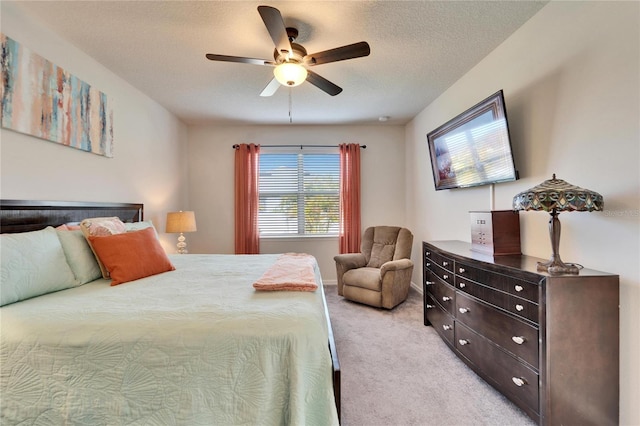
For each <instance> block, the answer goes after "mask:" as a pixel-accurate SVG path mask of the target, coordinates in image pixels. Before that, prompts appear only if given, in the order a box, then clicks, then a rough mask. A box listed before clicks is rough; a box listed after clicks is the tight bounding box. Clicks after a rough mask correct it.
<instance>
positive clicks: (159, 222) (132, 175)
mask: <svg viewBox="0 0 640 426" xmlns="http://www.w3.org/2000/svg"><path fill="white" fill-rule="evenodd" d="M0 4H1V8H2V9H1V11H2V17H1V24H2V32H3V33H4V34H6V35H7V36H9V37H11V38H13V39H14V40H16V41H18V42H19V43H21V44H22V45H23V46H25V47H27V48H29V49H31V50H32V51H33V52H35V53H37V54H39V55H40V56H42V57H44V58H45V59H47V60H49V61H51V62H53V63H55V64H56V65H58V66H60V67H62V68H64V69H65V70H67V71H69V72H70V73H71V74H74V75H75V76H77V77H78V78H80V79H82V80H84V81H86V82H87V83H89V84H91V85H92V86H94V87H96V88H98V89H99V90H100V91H102V92H104V93H106V94H107V96H108V97H109V100H110V101H111V100H113V123H114V125H113V126H114V128H113V129H114V130H113V132H114V157H113V158H106V157H102V156H100V155H96V154H92V153H88V152H85V151H80V150H76V149H72V148H69V147H66V146H62V145H59V144H56V143H53V142H49V141H45V140H42V139H37V138H34V137H32V136H28V135H23V134H20V133H16V132H13V131H11V130H6V129H2V130H0V132H1V133H0V138H1V146H0V153H1V160H0V161H1V167H2V169H1V178H2V180H1V182H0V191H1V196H2V198H9V199H33V200H67V201H113V202H140V203H144V206H145V219H148V220H153V222H154V224H155V225H156V227H157V228H158V231H160V236H161V239H162V242H163V246H164V247H165V248H167V249H168V250H169V251H172V250H173V244H174V243H173V238H174V236H173V235H166V234H163V233H162V231H163V230H164V223H165V219H166V212H167V211H169V210H177V209H183V208H185V206H186V204H187V202H188V199H187V196H188V192H187V190H186V184H187V167H186V162H187V142H186V141H187V129H186V126H185V125H184V124H182V123H181V122H180V121H179V120H178V119H177V118H176V117H175V116H173V115H172V114H170V113H169V112H167V110H165V109H164V108H162V107H160V106H159V105H158V104H157V103H156V102H154V101H153V100H151V99H149V98H148V97H147V96H146V95H143V94H142V93H141V92H140V91H138V90H137V89H135V88H134V87H132V86H131V85H129V84H128V83H126V82H125V81H124V80H122V79H121V78H119V77H117V76H116V75H114V74H113V73H112V72H111V71H109V70H108V69H106V68H104V67H103V66H102V65H100V64H99V63H98V62H96V61H95V60H93V59H92V58H90V57H89V56H87V55H86V54H84V53H83V52H81V51H80V50H78V49H76V48H75V47H74V46H72V45H70V44H69V43H67V42H66V41H64V40H62V39H61V38H59V37H58V36H57V35H55V34H54V33H53V32H51V31H48V30H47V29H45V28H44V27H43V26H42V25H40V24H39V23H38V22H37V21H33V20H31V18H29V17H27V16H26V15H24V14H22V13H21V11H20V9H19V8H17V7H16V5H15V4H13V5H12V4H7V3H0Z"/></svg>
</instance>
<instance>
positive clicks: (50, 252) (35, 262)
mask: <svg viewBox="0 0 640 426" xmlns="http://www.w3.org/2000/svg"><path fill="white" fill-rule="evenodd" d="M76 285H78V281H76V279H75V277H74V275H73V272H72V271H71V268H70V267H69V265H68V264H67V259H66V258H65V255H64V251H63V249H62V245H61V244H60V240H59V239H58V234H57V232H56V230H55V229H53V228H52V227H48V228H45V229H43V230H40V231H33V232H23V233H19V234H0V306H4V305H8V304H10V303H14V302H19V301H20V300H25V299H29V298H31V297H35V296H40V295H42V294H47V293H51V292H54V291H58V290H64V289H65V288H70V287H75V286H76Z"/></svg>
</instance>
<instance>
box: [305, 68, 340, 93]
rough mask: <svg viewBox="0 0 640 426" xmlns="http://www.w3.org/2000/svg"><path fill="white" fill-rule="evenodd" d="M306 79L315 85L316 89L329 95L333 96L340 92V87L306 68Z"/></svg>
mask: <svg viewBox="0 0 640 426" xmlns="http://www.w3.org/2000/svg"><path fill="white" fill-rule="evenodd" d="M307 81H308V82H309V83H311V84H313V85H314V86H316V87H317V88H318V89H320V90H323V91H325V92H327V93H328V94H330V95H331V96H335V95H337V94H338V93H340V92H342V87H339V86H336V85H335V84H333V83H332V82H330V81H329V80H327V79H326V78H324V77H320V76H319V75H318V74H316V73H315V72H313V71H309V70H307Z"/></svg>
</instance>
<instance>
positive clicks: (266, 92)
mask: <svg viewBox="0 0 640 426" xmlns="http://www.w3.org/2000/svg"><path fill="white" fill-rule="evenodd" d="M280 86H281V85H280V82H279V81H278V80H276V78H275V77H274V78H273V79H272V80H271V81H270V82H269V84H267V86H266V87H265V88H264V89H263V90H262V93H260V96H262V97H267V96H273V94H274V93H276V90H278V87H280Z"/></svg>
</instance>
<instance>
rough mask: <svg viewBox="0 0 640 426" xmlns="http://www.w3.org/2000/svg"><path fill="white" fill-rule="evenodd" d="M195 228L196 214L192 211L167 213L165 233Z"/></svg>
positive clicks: (190, 230) (188, 230) (191, 230)
mask: <svg viewBox="0 0 640 426" xmlns="http://www.w3.org/2000/svg"><path fill="white" fill-rule="evenodd" d="M196 230H197V228H196V215H195V214H194V213H193V212H183V211H179V212H170V213H167V228H166V232H167V233H169V234H171V233H181V232H195V231H196Z"/></svg>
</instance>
